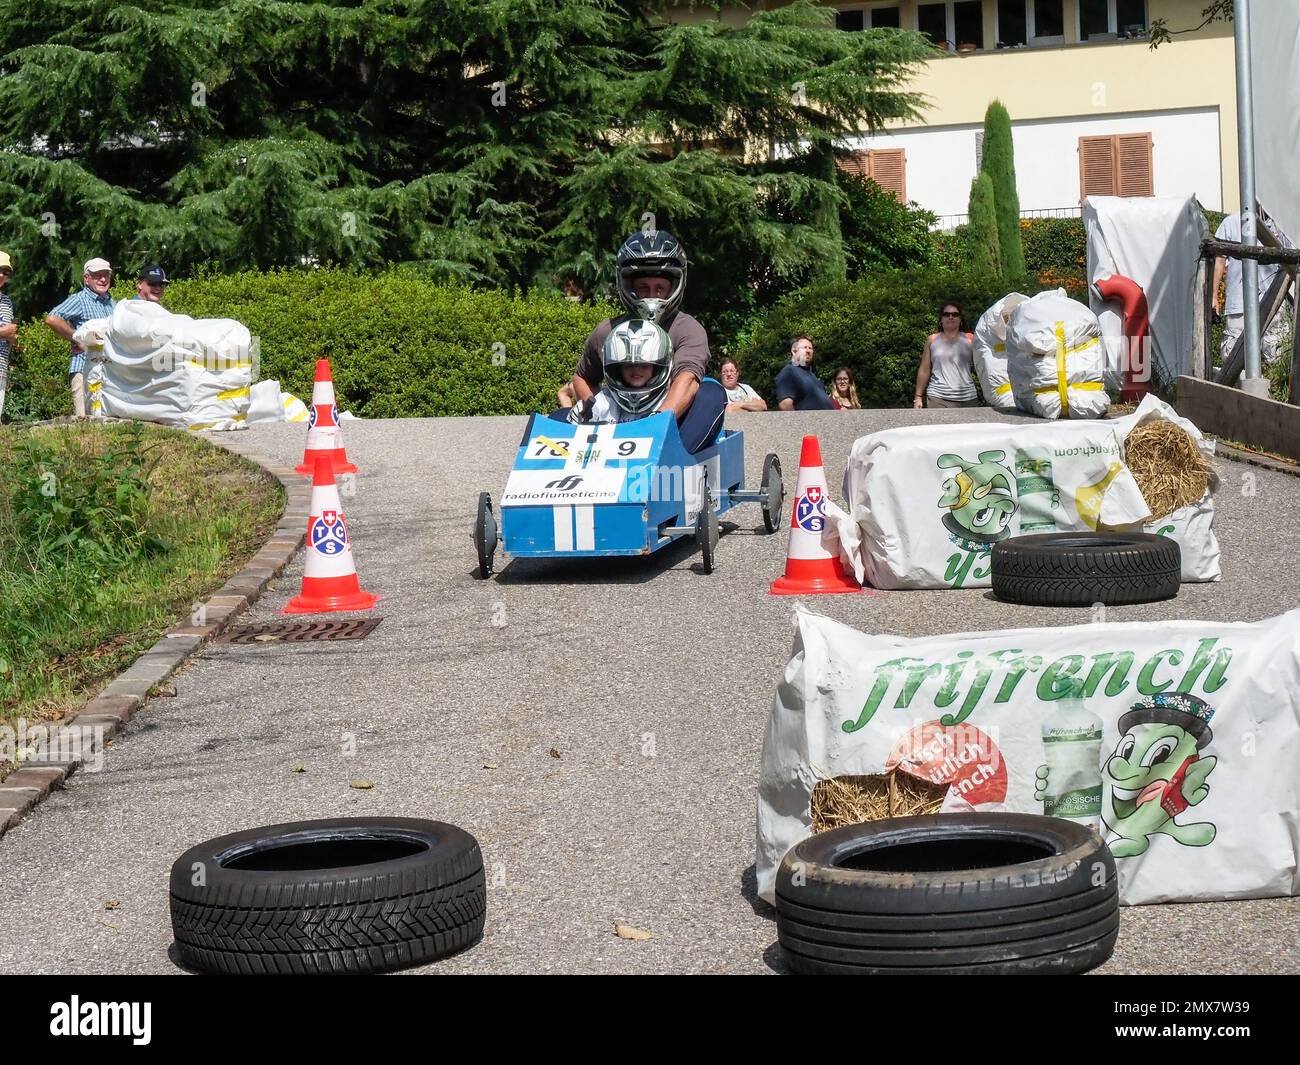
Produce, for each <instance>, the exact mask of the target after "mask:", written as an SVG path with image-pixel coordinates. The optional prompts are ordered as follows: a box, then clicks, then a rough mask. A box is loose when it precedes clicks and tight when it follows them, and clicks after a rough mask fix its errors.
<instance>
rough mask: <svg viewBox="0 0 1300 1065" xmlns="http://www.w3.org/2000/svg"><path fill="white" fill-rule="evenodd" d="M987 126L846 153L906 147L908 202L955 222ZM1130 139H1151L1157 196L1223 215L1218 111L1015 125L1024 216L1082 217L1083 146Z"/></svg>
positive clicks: (866, 144) (870, 144)
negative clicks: (1186, 200) (1087, 141)
mask: <svg viewBox="0 0 1300 1065" xmlns="http://www.w3.org/2000/svg"><path fill="white" fill-rule="evenodd" d="M982 130H983V127H982V126H977V125H971V126H947V127H931V128H928V129H913V130H907V129H902V130H897V131H895V132H893V133H890V134H886V135H880V136H870V137H859V138H854V139H852V140H850V141H848V142H846V147H850V148H853V149H855V150H863V149H889V148H894V149H902V150H903V151H904V152H905V159H906V188H907V197H908V199H909V200H913V201H915V202H916V203H918V204H920V205H921V206H922V207H925V208H926V209H928V210H930V211H933V212H934V213H935V214H937V215H941V216H943V215H946V216H949V218H950V219H953V220H958V219H956V216H964V215H965V214H966V208H967V204H968V202H969V200H970V183H971V180H972V179H973V178H974V177H975V174H976V170H977V164H976V153H977V134H979V133H981V132H982ZM1130 133H1149V134H1150V135H1151V164H1150V165H1151V176H1152V184H1153V192H1154V195H1156V196H1196V197H1197V198H1198V199H1199V200H1200V201H1201V203H1202V204H1203V205H1204V206H1206V207H1208V208H1210V209H1211V210H1221V209H1222V203H1223V190H1222V184H1221V180H1220V172H1221V171H1220V158H1219V157H1220V146H1219V113H1218V109H1217V108H1213V107H1209V108H1197V109H1190V108H1189V109H1186V110H1179V111H1161V112H1139V113H1130V114H1124V115H1106V116H1101V117H1097V118H1092V117H1089V118H1060V119H1044V120H1040V121H1026V122H1016V123H1015V124H1014V125H1013V127H1012V141H1013V143H1014V145H1015V152H1016V183H1017V186H1018V192H1019V194H1020V209H1021V210H1022V211H1026V212H1028V211H1042V212H1046V211H1057V210H1063V211H1077V209H1078V207H1079V198H1080V197H1079V189H1080V172H1079V168H1080V160H1079V141H1080V138H1085V137H1106V136H1116V135H1121V134H1130Z"/></svg>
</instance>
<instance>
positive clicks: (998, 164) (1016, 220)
mask: <svg viewBox="0 0 1300 1065" xmlns="http://www.w3.org/2000/svg"><path fill="white" fill-rule="evenodd" d="M980 169H981V170H982V171H983V172H984V173H985V174H987V175H988V176H989V178H990V179H992V182H993V203H994V207H995V208H996V210H997V220H998V248H999V251H1000V252H1001V256H1002V274H1003V275H1004V276H1006V277H1012V278H1016V277H1022V276H1024V273H1025V247H1024V243H1023V242H1022V241H1021V239H1020V195H1019V193H1017V192H1016V161H1015V149H1014V147H1013V146H1012V142H1011V116H1010V115H1009V114H1007V109H1006V108H1005V107H1003V106H1002V104H1001V103H1000V102H999V101H997V100H994V101H993V102H992V103H991V104H989V106H988V110H987V111H985V112H984V160H983V164H982V165H981V167H980Z"/></svg>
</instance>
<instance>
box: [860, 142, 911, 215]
mask: <svg viewBox="0 0 1300 1065" xmlns="http://www.w3.org/2000/svg"><path fill="white" fill-rule="evenodd" d="M870 156H871V158H870V162H871V173H870V174H868V175H867V176H868V177H870V178H871V180H872V181H874V182H875V183H876V184H877V185H879V186H880V187H881V188H882V189H884V190H885V191H886V192H892V193H893V194H894V195H895V196H896V197H897V198H898V202H899V203H906V202H907V152H906V151H904V150H903V149H902V148H882V149H877V150H876V151H873V152H871V153H870Z"/></svg>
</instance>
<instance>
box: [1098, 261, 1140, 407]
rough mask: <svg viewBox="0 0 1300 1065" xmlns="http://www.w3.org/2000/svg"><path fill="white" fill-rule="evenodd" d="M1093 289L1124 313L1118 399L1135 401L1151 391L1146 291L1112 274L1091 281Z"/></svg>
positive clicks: (1129, 279) (1134, 282)
mask: <svg viewBox="0 0 1300 1065" xmlns="http://www.w3.org/2000/svg"><path fill="white" fill-rule="evenodd" d="M1092 288H1093V291H1094V292H1096V293H1097V295H1098V296H1100V297H1101V298H1102V299H1103V300H1106V301H1110V300H1115V301H1116V302H1118V303H1119V305H1120V313H1121V314H1122V315H1123V316H1124V326H1123V331H1124V336H1125V338H1126V339H1127V341H1128V343H1127V344H1126V345H1125V347H1126V349H1127V350H1126V351H1125V353H1124V358H1123V360H1122V366H1121V373H1122V376H1121V378H1120V392H1119V398H1120V399H1121V400H1123V401H1124V402H1125V403H1136V402H1138V401H1140V400H1141V399H1142V397H1143V396H1145V395H1146V394H1147V393H1148V392H1150V391H1151V374H1152V366H1151V350H1150V345H1149V343H1148V341H1147V338H1148V336H1149V334H1150V332H1151V319H1150V317H1149V316H1148V313H1147V294H1146V293H1145V292H1143V291H1142V286H1141V285H1139V284H1138V283H1137V282H1136V281H1134V280H1133V279H1132V278H1131V277H1125V276H1124V275H1123V274H1112V275H1111V276H1110V277H1105V278H1102V279H1101V280H1100V281H1094V282H1093V284H1092Z"/></svg>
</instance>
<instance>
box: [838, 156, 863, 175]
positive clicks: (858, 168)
mask: <svg viewBox="0 0 1300 1065" xmlns="http://www.w3.org/2000/svg"><path fill="white" fill-rule="evenodd" d="M870 159H871V153H870V152H852V153H850V155H849V156H848V157H847V158H845V159H837V160H836V164H837V165H838V166H839V168H840V169H841V170H843V171H844V172H845V173H847V174H852V175H854V176H855V177H861V178H865V177H870V176H871V161H870Z"/></svg>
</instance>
